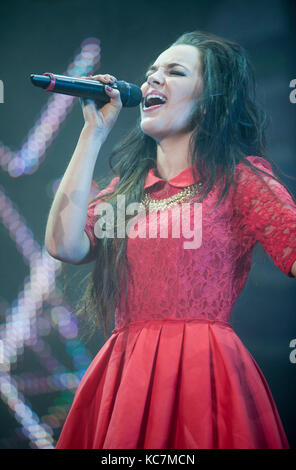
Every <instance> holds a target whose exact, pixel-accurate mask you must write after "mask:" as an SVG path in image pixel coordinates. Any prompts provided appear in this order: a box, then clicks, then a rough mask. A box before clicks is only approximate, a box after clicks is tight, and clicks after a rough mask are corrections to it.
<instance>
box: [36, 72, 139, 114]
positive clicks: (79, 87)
mask: <svg viewBox="0 0 296 470" xmlns="http://www.w3.org/2000/svg"><path fill="white" fill-rule="evenodd" d="M30 78H31V81H32V83H33V85H35V86H38V87H40V88H43V90H45V91H52V92H54V93H62V94H64V95H72V96H79V97H81V98H89V99H92V100H95V101H100V102H102V103H108V102H109V101H110V97H109V96H108V95H107V94H106V92H105V86H106V85H108V86H110V87H111V88H116V89H118V90H119V92H120V98H121V101H122V105H123V106H125V107H132V106H138V105H139V104H140V103H141V100H142V91H141V89H140V88H139V87H138V86H137V85H133V84H132V83H128V82H125V81H123V80H118V81H116V82H115V83H107V84H104V83H100V82H97V81H96V80H91V79H87V78H79V77H78V78H76V77H67V76H65V75H56V74H53V73H43V74H42V75H36V74H31V76H30Z"/></svg>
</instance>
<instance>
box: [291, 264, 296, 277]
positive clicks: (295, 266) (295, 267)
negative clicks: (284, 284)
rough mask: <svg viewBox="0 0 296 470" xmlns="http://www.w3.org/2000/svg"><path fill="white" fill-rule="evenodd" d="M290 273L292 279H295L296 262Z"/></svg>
mask: <svg viewBox="0 0 296 470" xmlns="http://www.w3.org/2000/svg"><path fill="white" fill-rule="evenodd" d="M291 273H292V275H293V276H294V277H296V261H295V262H294V264H293V265H292V268H291Z"/></svg>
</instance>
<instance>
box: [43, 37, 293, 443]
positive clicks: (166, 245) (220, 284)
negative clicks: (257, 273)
mask: <svg viewBox="0 0 296 470" xmlns="http://www.w3.org/2000/svg"><path fill="white" fill-rule="evenodd" d="M93 78H94V79H95V80H99V81H101V82H102V83H106V84H108V83H112V82H113V81H114V80H115V79H114V77H111V76H110V75H108V74H106V75H96V76H94V77H93ZM106 90H107V94H108V96H109V97H110V103H108V104H106V105H104V106H103V107H102V108H101V109H98V106H96V104H95V103H94V102H91V101H88V102H86V103H83V114H84V118H85V124H84V127H83V130H82V132H81V135H80V138H79V141H78V144H77V147H76V149H75V152H74V154H73V157H72V159H71V161H70V164H69V166H68V168H67V170H66V172H65V175H64V177H63V180H62V182H61V184H60V186H59V189H58V191H57V193H56V196H55V199H54V202H53V205H52V208H51V211H50V214H49V218H48V224H47V229H46V247H47V250H48V251H49V253H50V254H51V255H52V256H54V257H55V258H58V259H61V260H62V261H65V262H69V263H72V264H82V263H86V262H90V261H95V264H94V268H93V272H92V278H91V280H90V283H89V284H88V287H87V290H86V293H85V298H84V305H85V308H84V311H85V312H86V313H87V314H89V315H90V314H92V315H93V317H92V320H93V324H92V325H93V328H95V327H96V326H97V324H101V325H103V326H104V330H105V334H106V337H107V338H108V331H109V327H110V325H111V324H112V321H113V319H114V317H115V329H113V331H112V334H111V336H110V337H109V339H107V341H106V343H105V345H104V346H103V347H102V349H101V350H100V351H99V352H98V354H97V356H96V357H95V358H94V360H93V361H92V363H91V365H90V366H89V368H88V370H87V372H86V373H85V375H84V377H83V379H82V381H81V383H80V385H79V387H78V390H77V392H76V395H75V398H74V402H73V404H72V408H71V410H70V412H69V415H68V417H67V420H66V422H65V425H64V428H63V430H62V433H61V435H60V438H59V441H58V443H57V448H97V449H98V448H107V449H119V448H129V449H135V448H150V449H152V448H158V449H175V448H183V449H197V448H204V449H211V448H288V447H289V444H288V441H287V438H286V435H285V432H284V429H283V426H282V424H281V421H280V417H279V415H278V412H277V409H276V405H275V403H274V401H273V398H272V395H271V393H270V390H269V388H268V385H267V383H266V381H265V378H264V377H263V375H262V372H261V371H260V369H259V367H258V365H257V364H256V362H255V361H254V359H253V357H252V356H251V355H250V353H249V352H248V351H247V350H246V348H245V347H244V345H243V344H242V342H241V341H240V340H239V338H238V337H237V335H236V334H235V332H234V331H233V329H232V327H231V324H230V323H229V317H230V313H231V311H232V308H233V306H234V304H235V301H236V299H237V297H238V295H239V293H240V291H241V290H242V288H243V287H244V285H245V283H246V280H247V277H248V273H249V271H250V267H251V255H252V249H253V247H254V245H255V244H256V243H257V242H258V241H259V242H260V243H261V244H262V245H263V247H264V249H265V251H266V252H267V253H268V254H269V255H270V256H271V258H272V260H273V261H274V263H275V264H276V265H277V266H278V267H279V268H280V269H281V270H282V271H283V272H284V273H285V274H287V275H288V276H290V277H295V275H296V237H295V233H296V229H295V227H296V204H295V201H294V200H293V197H292V196H291V194H290V193H289V191H288V190H287V189H286V188H285V187H284V185H283V184H282V183H281V182H279V181H278V180H277V179H276V178H275V176H274V173H273V170H272V167H271V164H270V162H269V161H268V160H267V159H268V157H267V156H266V155H265V154H264V139H265V136H264V128H265V114H264V113H263V112H262V111H261V110H260V109H259V107H258V105H257V104H256V102H255V96H254V82H253V72H252V69H251V66H250V64H249V61H248V58H247V55H246V53H245V51H244V50H243V49H242V48H241V47H240V46H239V45H237V44H235V43H233V42H231V41H228V40H225V39H223V38H220V37H217V36H215V35H212V34H207V33H204V32H192V33H186V34H184V35H183V36H181V37H180V38H179V39H178V40H177V41H176V42H175V43H174V44H173V45H172V46H170V47H169V48H168V49H166V50H165V51H164V52H162V53H161V54H160V55H159V56H158V58H157V59H156V61H155V62H154V63H153V64H152V65H151V66H150V67H149V69H148V71H147V77H146V80H145V82H144V83H143V85H142V93H143V101H142V104H141V115H140V122H139V124H138V126H137V127H136V128H135V130H134V131H133V132H132V133H131V134H130V135H129V136H128V137H127V139H126V140H125V142H123V143H122V144H120V145H119V147H118V150H117V151H116V150H115V152H114V154H113V155H112V158H113V157H114V156H115V155H118V154H119V156H120V158H119V160H118V162H117V164H116V166H115V168H116V172H115V174H116V176H115V177H114V178H113V179H112V181H111V182H110V184H109V186H108V187H107V188H105V190H103V191H101V192H100V193H99V194H98V195H97V197H96V198H95V199H94V200H93V201H92V202H91V203H90V204H88V198H89V192H90V186H91V181H92V176H93V171H94V166H95V163H96V159H97V154H98V151H99V149H100V147H101V145H102V144H103V142H104V141H105V139H106V137H107V135H108V134H109V132H110V130H111V128H112V127H113V125H114V123H115V121H116V119H117V117H118V114H119V112H120V110H121V106H122V104H121V100H120V96H119V92H117V91H115V90H112V89H111V88H109V89H108V88H106ZM260 155H261V156H260ZM262 155H264V158H263V157H262ZM118 196H121V197H122V196H124V198H125V199H124V202H125V207H130V206H129V204H131V203H135V202H137V203H140V202H141V201H142V206H141V207H142V208H143V207H144V209H145V210H144V211H143V210H142V211H141V210H140V211H139V212H138V214H136V215H135V213H132V211H127V212H128V217H127V218H126V219H125V221H124V222H122V218H121V215H119V216H118V214H120V212H117V211H116V210H114V217H115V222H114V224H115V228H117V229H118V230H119V229H120V230H121V229H122V227H124V228H125V229H126V236H122V230H121V232H120V233H121V236H118V232H116V233H117V236H114V237H112V235H110V236H102V235H101V234H102V233H103V232H102V230H103V229H102V226H101V225H100V227H101V228H100V227H99V225H98V223H99V219H100V217H99V211H100V208H102V207H104V208H105V209H106V208H107V211H108V208H109V207H112V208H114V209H116V207H117V204H119V203H118V201H119V198H118ZM106 203H108V204H109V205H105V206H102V204H106ZM110 205H111V206H110ZM180 208H182V211H179V210H180ZM146 209H148V210H146ZM183 209H184V211H183ZM178 211H179V212H178ZM152 214H154V215H156V218H154V219H153V218H151V219H150V216H151V215H152ZM101 215H102V214H101ZM178 217H179V218H178ZM181 219H182V223H183V222H184V225H182V227H183V228H184V226H185V225H186V224H187V232H186V230H185V231H183V230H182V233H181V230H179V232H178V231H177V230H176V228H177V225H178V226H179V228H180V226H181V222H180V220H181ZM105 221H106V220H105ZM157 224H159V226H158V225H157ZM111 225H112V224H111ZM192 225H194V231H191V229H190V227H192ZM106 226H107V225H106ZM106 226H105V229H106ZM113 228H114V227H113ZM148 228H149V230H150V228H152V229H155V228H156V229H157V228H158V229H159V231H158V232H157V234H156V236H155V232H153V230H152V232H153V234H152V236H149V235H151V233H150V232H149V235H147V234H148ZM161 229H167V232H166V236H161V234H160V231H161ZM100 230H101V232H100ZM173 231H174V233H173ZM111 232H112V231H111ZM111 232H109V234H110V233H111ZM164 232H165V230H164ZM176 232H178V233H177V235H176ZM105 235H106V233H105ZM188 235H191V236H193V237H195V236H197V238H196V239H195V240H191V241H193V242H194V243H193V244H191V245H190V242H188V240H189V238H190V237H189V236H188ZM186 242H187V245H186ZM188 243H189V245H188ZM82 310H83V309H82Z"/></svg>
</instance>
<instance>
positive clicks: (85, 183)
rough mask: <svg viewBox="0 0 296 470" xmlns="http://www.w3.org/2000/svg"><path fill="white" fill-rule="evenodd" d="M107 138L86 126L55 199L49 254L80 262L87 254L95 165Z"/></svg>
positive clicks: (48, 234)
mask: <svg viewBox="0 0 296 470" xmlns="http://www.w3.org/2000/svg"><path fill="white" fill-rule="evenodd" d="M102 143H103V139H102V138H100V137H99V136H98V135H97V134H96V133H95V132H94V131H93V130H92V129H91V128H89V127H87V126H84V127H83V129H82V131H81V134H80V136H79V139H78V142H77V145H76V148H75V151H74V153H73V156H72V158H71V160H70V162H69V165H68V167H67V169H66V171H65V174H64V176H63V178H62V180H61V182H60V185H59V187H58V190H57V192H56V194H55V198H54V200H53V203H52V206H51V209H50V212H49V216H48V221H47V226H46V233H45V246H46V249H47V250H48V252H49V253H50V254H51V255H52V256H54V257H56V258H59V259H62V260H65V261H69V262H71V261H72V262H77V261H79V260H80V259H82V258H83V257H84V256H85V255H86V254H87V248H88V246H87V243H86V238H85V237H83V231H84V227H85V222H86V213H87V207H88V202H89V194H90V188H91V182H92V179H93V173H94V168H95V163H96V160H97V157H98V152H99V150H100V148H101V146H102Z"/></svg>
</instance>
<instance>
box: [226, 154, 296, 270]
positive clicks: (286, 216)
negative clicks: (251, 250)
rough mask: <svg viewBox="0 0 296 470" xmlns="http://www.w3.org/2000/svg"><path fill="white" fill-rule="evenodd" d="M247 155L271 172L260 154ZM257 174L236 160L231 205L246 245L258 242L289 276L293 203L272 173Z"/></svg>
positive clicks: (295, 216)
mask: <svg viewBox="0 0 296 470" xmlns="http://www.w3.org/2000/svg"><path fill="white" fill-rule="evenodd" d="M247 159H248V160H249V161H250V162H251V163H253V165H255V166H256V167H257V168H261V169H263V170H265V171H266V172H267V173H269V174H270V175H271V176H272V175H273V172H272V168H271V166H270V164H269V163H268V162H267V161H266V160H265V159H263V158H261V157H257V156H249V157H247ZM271 176H270V177H269V176H266V175H262V176H261V175H260V176H257V175H255V174H254V173H253V171H252V170H251V169H249V168H248V167H247V166H246V165H243V164H239V165H238V166H237V172H236V175H235V180H236V183H237V184H236V189H235V192H234V199H233V201H234V209H235V214H236V217H237V223H238V225H239V226H240V227H241V231H242V233H243V234H244V236H243V239H244V240H247V241H246V243H247V245H248V246H252V245H254V244H255V243H256V242H257V241H258V242H260V243H261V245H262V246H263V248H264V250H265V251H266V253H267V254H268V255H269V256H270V257H271V259H272V260H273V262H274V264H275V265H276V266H277V267H279V268H280V269H281V270H282V271H283V272H284V273H285V274H287V275H288V276H289V277H293V276H295V260H296V205H295V203H294V201H293V200H292V197H291V196H290V194H289V193H288V191H287V189H286V188H285V186H284V185H283V184H281V183H279V182H277V181H275V180H274V179H273V178H272V177H271Z"/></svg>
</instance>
